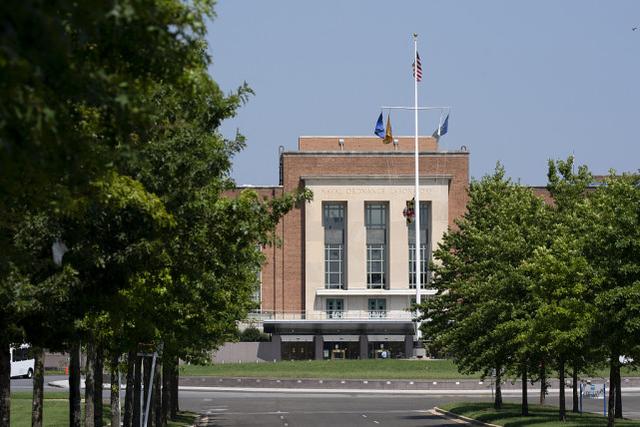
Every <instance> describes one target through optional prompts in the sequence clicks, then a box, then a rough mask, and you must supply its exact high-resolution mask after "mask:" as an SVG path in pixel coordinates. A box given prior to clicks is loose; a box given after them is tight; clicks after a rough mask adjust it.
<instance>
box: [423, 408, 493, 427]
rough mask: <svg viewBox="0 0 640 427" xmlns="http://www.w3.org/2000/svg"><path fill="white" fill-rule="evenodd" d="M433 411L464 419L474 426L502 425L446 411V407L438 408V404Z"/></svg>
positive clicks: (443, 415) (440, 414)
mask: <svg viewBox="0 0 640 427" xmlns="http://www.w3.org/2000/svg"><path fill="white" fill-rule="evenodd" d="M432 411H433V412H434V413H435V414H436V415H439V416H441V417H443V418H448V419H457V420H462V421H464V422H465V423H467V424H471V425H474V426H489V427H500V426H498V425H497V424H489V423H485V422H482V421H478V420H474V419H473V418H469V417H465V416H464V415H458V414H454V413H453V412H449V411H445V410H444V409H441V408H438V407H437V406H434V407H433V409H432Z"/></svg>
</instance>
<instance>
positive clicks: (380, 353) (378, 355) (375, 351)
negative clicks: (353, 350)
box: [368, 341, 406, 359]
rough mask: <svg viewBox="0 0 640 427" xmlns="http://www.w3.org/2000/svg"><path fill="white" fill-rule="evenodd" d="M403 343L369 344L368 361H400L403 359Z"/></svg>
mask: <svg viewBox="0 0 640 427" xmlns="http://www.w3.org/2000/svg"><path fill="white" fill-rule="evenodd" d="M404 351H405V346H404V342H389V341H386V342H376V341H373V342H371V341H370V342H369V352H368V353H369V358H370V359H402V358H405V357H406V355H405V354H404Z"/></svg>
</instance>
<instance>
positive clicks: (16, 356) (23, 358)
mask: <svg viewBox="0 0 640 427" xmlns="http://www.w3.org/2000/svg"><path fill="white" fill-rule="evenodd" d="M9 351H10V353H11V378H15V377H27V378H31V377H33V368H34V366H35V359H34V358H33V355H32V354H31V348H30V347H29V345H27V344H23V345H21V346H20V347H19V348H14V347H10V348H9Z"/></svg>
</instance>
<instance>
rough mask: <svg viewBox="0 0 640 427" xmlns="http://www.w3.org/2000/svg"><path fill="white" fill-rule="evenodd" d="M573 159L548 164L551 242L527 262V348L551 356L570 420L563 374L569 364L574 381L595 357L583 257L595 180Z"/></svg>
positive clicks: (590, 283)
mask: <svg viewBox="0 0 640 427" xmlns="http://www.w3.org/2000/svg"><path fill="white" fill-rule="evenodd" d="M573 169H574V167H573V158H572V157H569V158H568V159H567V160H566V161H556V162H554V161H549V170H548V179H549V184H548V186H547V189H548V190H549V193H550V195H551V196H552V199H553V203H551V204H550V205H549V206H548V210H549V215H550V221H549V223H548V227H547V230H548V241H547V243H546V245H545V246H544V247H539V248H537V249H536V250H535V251H534V253H533V256H532V257H531V258H530V259H529V260H527V262H526V265H525V270H526V273H527V275H528V276H529V277H530V294H531V296H532V299H533V304H532V306H533V308H534V310H533V311H532V316H531V319H530V322H529V325H528V332H527V334H526V341H527V343H528V344H529V346H531V347H533V348H537V349H541V350H542V351H543V352H544V353H545V354H548V355H553V358H552V360H551V361H552V362H554V363H555V364H556V366H557V369H558V373H559V375H560V405H559V417H560V420H562V421H564V420H565V418H566V408H565V374H566V367H567V366H568V365H571V366H572V367H573V372H574V375H573V377H574V379H575V380H574V382H575V383H577V370H579V369H580V368H583V367H584V366H585V364H587V363H589V362H590V361H589V360H586V359H585V357H588V356H589V355H593V351H592V350H591V349H592V348H593V343H592V342H591V332H592V329H593V327H594V322H595V313H594V306H593V295H594V281H595V280H596V279H595V276H594V273H593V269H592V268H591V265H590V263H589V261H588V260H587V259H586V258H585V256H584V246H585V236H587V235H588V234H589V233H590V232H591V225H592V224H593V215H592V211H591V209H590V204H589V200H588V190H589V186H590V184H591V182H592V177H591V174H590V173H589V171H588V169H587V168H586V167H585V166H581V167H579V168H578V172H577V173H575V172H574V171H573ZM575 383H574V410H577V405H576V404H577V394H576V393H577V391H576V386H577V384H575Z"/></svg>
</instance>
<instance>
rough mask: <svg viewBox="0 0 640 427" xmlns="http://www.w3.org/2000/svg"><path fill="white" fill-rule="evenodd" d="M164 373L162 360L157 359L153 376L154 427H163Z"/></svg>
mask: <svg viewBox="0 0 640 427" xmlns="http://www.w3.org/2000/svg"><path fill="white" fill-rule="evenodd" d="M161 377H162V371H161V369H160V358H158V359H156V369H155V372H154V375H153V398H152V405H153V406H152V409H153V418H151V420H152V421H153V423H152V425H153V426H154V427H162V378H161Z"/></svg>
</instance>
